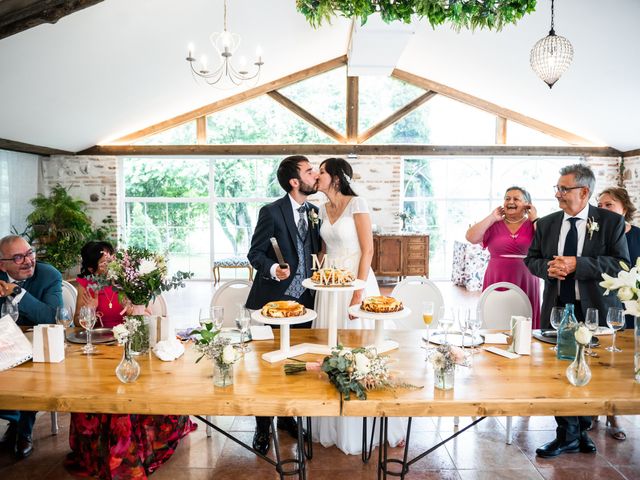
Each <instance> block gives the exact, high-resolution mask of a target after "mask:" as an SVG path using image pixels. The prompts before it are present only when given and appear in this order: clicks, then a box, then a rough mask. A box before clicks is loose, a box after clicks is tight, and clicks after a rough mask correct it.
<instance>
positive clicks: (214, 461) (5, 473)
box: [0, 282, 640, 480]
mask: <svg viewBox="0 0 640 480" xmlns="http://www.w3.org/2000/svg"><path fill="white" fill-rule="evenodd" d="M438 286H439V287H440V289H441V291H442V293H443V296H444V298H445V302H446V303H447V304H452V303H455V304H463V305H468V306H470V307H474V306H475V302H476V300H477V297H478V295H477V294H470V293H468V292H466V291H465V290H464V289H461V288H458V287H452V286H451V284H449V283H448V282H442V283H439V284H438ZM388 291H390V289H383V292H384V293H388ZM212 292H213V288H212V286H211V284H210V283H207V282H191V283H190V284H189V285H188V287H187V288H186V289H184V290H182V291H179V292H175V293H174V292H172V293H170V294H169V295H167V296H166V297H167V303H168V306H169V312H170V314H171V315H174V316H176V317H179V318H182V319H183V320H182V322H181V323H182V324H184V325H185V326H188V325H194V324H195V322H197V318H198V309H199V308H200V307H201V306H204V305H208V302H209V299H210V298H211V294H212ZM49 418H50V417H49V415H48V414H41V415H40V416H39V417H38V421H37V423H36V428H35V430H34V442H35V452H34V454H33V455H32V456H31V457H29V458H28V459H26V460H22V461H20V462H14V461H13V460H12V458H11V457H10V456H9V454H8V453H7V452H0V479H2V480H5V479H6V480H14V479H16V480H20V479H52V480H61V479H72V478H74V477H73V476H71V475H70V474H69V473H67V472H66V470H65V469H64V466H63V461H64V458H65V455H66V454H67V453H68V452H69V443H68V423H69V415H68V414H60V415H59V419H60V427H61V428H60V432H59V433H58V435H55V436H53V435H51V430H50V427H51V424H50V420H49ZM601 418H602V420H601V421H600V423H599V424H597V425H596V427H595V429H594V430H593V432H592V438H593V439H594V441H595V442H596V444H597V447H598V453H597V454H596V455H587V454H573V455H563V456H561V457H558V458H555V459H548V460H545V459H540V458H537V457H536V455H535V449H536V447H538V446H540V445H541V444H543V443H545V442H547V441H549V440H551V439H552V438H553V436H554V434H555V422H554V420H553V418H552V417H532V418H521V417H516V418H514V421H513V428H514V441H513V444H512V445H506V444H505V419H504V418H488V419H485V420H484V421H482V422H480V423H479V424H477V425H476V426H474V427H472V428H471V429H470V430H469V431H467V432H464V433H463V434H461V435H459V436H458V437H456V438H455V439H453V440H451V441H450V442H449V443H447V444H446V445H445V446H443V447H441V448H440V449H438V450H436V451H435V452H433V453H432V454H430V455H429V456H427V457H426V458H424V459H422V460H420V461H419V462H417V463H415V464H414V465H412V467H411V469H410V471H409V474H408V475H407V476H406V478H407V479H446V480H449V479H451V480H454V479H455V480H471V479H473V480H483V479H487V480H502V479H514V480H528V479H538V480H539V479H554V480H557V479H568V480H580V479H603V480H618V479H629V480H631V479H638V480H640V416H634V417H620V424H621V426H622V427H623V428H624V430H625V431H626V433H627V437H628V438H627V440H626V441H625V442H618V441H616V440H613V439H612V438H611V437H609V436H608V435H607V434H606V431H605V428H604V417H601ZM215 421H216V423H217V424H218V425H219V426H221V427H222V428H224V429H228V430H229V431H231V432H232V433H233V434H234V435H236V436H237V437H239V438H240V439H241V440H243V441H245V442H247V443H251V438H252V435H253V430H254V425H255V422H254V419H253V417H235V418H233V417H215ZM470 421H471V419H469V418H461V419H460V425H459V427H460V428H462V427H464V426H465V425H468V424H469V422H470ZM4 429H5V426H4V425H0V434H2V433H4ZM455 430H456V428H455V427H454V425H453V419H452V418H420V419H415V420H414V423H413V428H412V435H411V442H410V445H411V448H410V456H413V455H415V454H418V453H420V452H421V451H423V450H425V449H427V448H429V447H431V446H433V445H435V444H436V443H438V442H440V441H441V440H442V439H444V438H446V437H447V436H449V435H451V434H452V433H453V432H454V431H455ZM281 442H282V447H283V450H284V451H285V452H292V448H293V446H292V441H291V440H290V439H289V438H288V437H287V436H286V435H283V436H282V437H281ZM392 452H393V453H394V454H395V455H399V454H400V452H401V450H400V449H393V450H392ZM313 453H314V456H313V459H312V460H311V461H310V462H309V464H308V476H307V478H309V480H325V479H326V480H341V479H343V478H348V479H349V480H365V479H367V480H368V479H375V478H377V474H376V463H375V459H376V458H377V450H376V451H374V453H373V456H372V460H371V462H369V464H366V465H365V464H363V463H362V461H361V459H360V456H346V455H344V454H343V453H342V452H340V451H339V450H337V449H336V448H335V447H331V448H323V447H322V446H320V445H318V444H315V445H314V452H313ZM270 455H272V453H270ZM285 456H287V455H286V453H285ZM152 478H153V479H156V480H162V479H167V480H183V479H185V480H188V479H193V480H201V479H216V480H224V479H232V480H244V479H269V480H270V479H276V478H278V477H277V475H276V473H275V471H274V469H273V467H271V465H269V464H268V463H266V462H264V461H263V460H261V459H258V458H256V457H255V456H253V455H252V454H251V453H249V452H247V451H245V450H244V449H242V448H241V447H239V446H238V445H237V444H235V443H234V442H232V441H231V440H228V439H227V438H226V437H224V436H222V435H220V434H216V433H214V434H213V436H212V437H211V438H207V437H206V434H205V428H204V425H200V426H199V428H198V430H197V431H195V432H193V433H192V434H191V435H189V436H188V437H187V438H186V439H184V440H183V441H182V442H181V444H180V445H179V447H178V449H177V451H176V453H175V454H174V455H173V457H172V458H171V459H170V460H169V461H168V462H167V463H166V464H165V465H163V466H162V468H160V469H159V470H158V471H157V472H156V473H154V474H153V476H152Z"/></svg>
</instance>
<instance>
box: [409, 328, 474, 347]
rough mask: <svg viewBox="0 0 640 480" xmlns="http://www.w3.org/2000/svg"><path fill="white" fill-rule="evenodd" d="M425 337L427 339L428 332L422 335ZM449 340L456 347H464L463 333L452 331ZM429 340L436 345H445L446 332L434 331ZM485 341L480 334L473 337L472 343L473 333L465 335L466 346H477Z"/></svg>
mask: <svg viewBox="0 0 640 480" xmlns="http://www.w3.org/2000/svg"><path fill="white" fill-rule="evenodd" d="M422 338H423V339H425V340H426V339H427V336H426V334H425V335H423V336H422ZM447 341H448V342H449V344H450V345H454V346H456V347H462V346H463V345H462V334H461V333H450V334H448V335H447ZM429 342H431V343H435V344H436V345H443V344H444V333H441V332H438V333H433V334H431V335H430V336H429ZM483 343H484V339H483V338H482V337H481V336H480V335H477V336H476V337H475V338H474V339H473V345H472V344H471V335H468V334H467V335H465V336H464V346H465V347H472V346H473V347H477V346H478V345H482V344H483Z"/></svg>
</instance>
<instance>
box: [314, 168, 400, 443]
mask: <svg viewBox="0 0 640 480" xmlns="http://www.w3.org/2000/svg"><path fill="white" fill-rule="evenodd" d="M352 177H353V169H352V168H351V165H349V163H348V162H347V161H346V160H343V159H341V158H329V159H327V160H325V161H324V162H322V163H321V164H320V176H319V178H318V184H317V185H318V191H320V192H322V193H324V194H325V195H326V196H327V198H328V199H329V201H328V202H327V203H325V204H324V205H322V206H321V207H320V219H321V221H322V223H321V225H320V237H321V238H322V244H323V252H324V253H325V255H326V256H327V258H328V259H329V261H330V262H331V263H334V262H335V264H336V266H337V267H340V268H347V269H349V270H350V271H352V272H354V273H357V277H358V278H359V279H361V280H364V281H366V285H365V287H364V289H363V290H357V291H354V292H344V293H339V294H337V295H336V294H333V293H328V292H322V291H321V290H320V291H317V292H316V300H315V310H316V312H317V313H318V317H317V318H316V319H315V320H314V321H313V324H312V328H327V327H328V326H329V316H330V315H331V314H332V313H333V314H335V313H334V312H340V316H339V317H338V329H363V328H364V329H372V328H374V324H373V321H372V320H363V319H359V318H349V317H350V316H349V313H348V311H347V310H348V308H349V306H351V305H356V304H359V303H361V302H362V299H363V298H364V297H368V296H371V295H380V290H379V288H378V283H377V281H376V277H375V276H374V274H373V270H372V269H371V259H372V257H373V234H372V232H371V217H370V215H369V209H368V207H367V202H366V201H365V200H364V198H361V197H358V196H357V195H356V193H355V192H354V191H353V190H352V189H351V185H350V183H351V178H352ZM325 265H326V264H325ZM326 266H329V265H326ZM335 302H337V307H336V305H335ZM351 401H356V402H357V401H358V400H351ZM311 422H312V430H313V441H314V442H320V443H321V444H322V445H323V446H324V447H329V446H331V445H335V446H336V447H338V448H339V449H340V450H342V451H343V452H344V453H346V454H350V455H358V454H360V453H361V452H362V418H361V417H314V418H312V419H311ZM372 423H373V422H372V421H371V420H370V421H368V422H367V427H368V430H369V431H368V434H367V436H368V439H369V441H370V439H371V434H372V432H371V430H372ZM379 425H380V422H377V423H376V433H375V437H374V445H377V444H378V440H379ZM405 431H406V428H405V421H404V420H403V419H400V418H390V419H389V428H388V440H389V444H390V445H391V446H392V447H395V446H397V445H399V444H401V443H402V442H403V440H404V435H405Z"/></svg>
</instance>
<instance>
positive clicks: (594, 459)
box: [513, 431, 610, 469]
mask: <svg viewBox="0 0 640 480" xmlns="http://www.w3.org/2000/svg"><path fill="white" fill-rule="evenodd" d="M554 437H555V432H538V431H534V432H518V433H517V434H516V435H514V440H513V443H514V445H515V446H518V447H519V448H520V449H521V450H522V452H523V453H524V454H525V455H526V456H527V458H529V460H530V461H531V462H532V463H533V464H534V465H535V466H536V468H538V469H540V468H545V467H556V468H560V467H580V468H584V467H586V468H594V467H602V466H610V464H609V462H608V461H607V459H606V458H605V457H603V456H602V454H601V453H596V454H591V453H565V454H563V455H560V456H558V457H555V458H541V457H538V456H537V455H536V448H538V447H539V446H541V445H544V444H545V443H547V442H550V441H551V440H553V439H554ZM592 438H593V439H594V441H595V442H596V446H597V445H598V443H599V441H598V438H595V437H593V436H592Z"/></svg>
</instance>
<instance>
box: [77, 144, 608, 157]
mask: <svg viewBox="0 0 640 480" xmlns="http://www.w3.org/2000/svg"><path fill="white" fill-rule="evenodd" d="M85 154H86V155H119V156H127V157H133V156H167V155H176V156H180V157H185V156H191V155H208V156H229V155H234V156H235V155H292V154H301V155H343V156H346V155H373V156H381V155H396V156H412V155H415V156H452V155H457V156H539V157H548V156H554V157H555V156H561V157H563V156H583V157H619V156H620V152H619V151H618V150H616V149H614V148H610V147H521V146H510V145H488V146H485V145H481V146H458V145H350V144H320V145H310V144H291V145H104V146H97V147H93V148H91V149H89V150H87V151H86V152H85Z"/></svg>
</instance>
